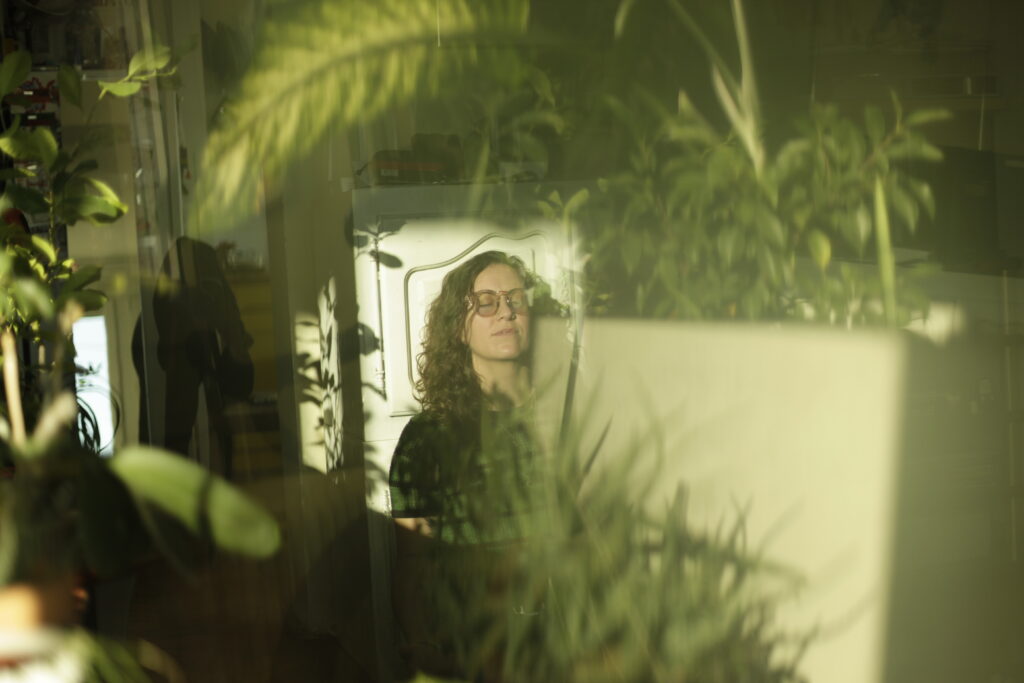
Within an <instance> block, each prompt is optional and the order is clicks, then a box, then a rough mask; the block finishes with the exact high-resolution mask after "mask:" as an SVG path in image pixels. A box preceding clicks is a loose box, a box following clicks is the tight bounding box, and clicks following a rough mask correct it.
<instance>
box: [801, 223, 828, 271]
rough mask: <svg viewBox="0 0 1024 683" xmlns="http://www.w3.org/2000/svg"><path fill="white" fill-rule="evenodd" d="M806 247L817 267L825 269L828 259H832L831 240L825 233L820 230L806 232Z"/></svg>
mask: <svg viewBox="0 0 1024 683" xmlns="http://www.w3.org/2000/svg"><path fill="white" fill-rule="evenodd" d="M807 249H808V250H809V251H810V252H811V258H813V259H814V262H815V263H816V264H817V266H818V268H820V269H821V270H825V269H826V268H827V267H828V264H829V261H831V260H832V242H831V241H830V240H829V238H828V237H826V236H825V233H823V232H821V231H820V230H811V231H810V232H808V233H807Z"/></svg>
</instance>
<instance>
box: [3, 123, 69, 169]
mask: <svg viewBox="0 0 1024 683" xmlns="http://www.w3.org/2000/svg"><path fill="white" fill-rule="evenodd" d="M0 150H2V151H3V152H4V153H5V154H7V155H8V156H10V157H12V158H14V159H17V160H18V161H25V160H28V161H42V162H43V163H44V164H45V165H46V166H47V167H49V166H50V164H52V163H53V160H54V159H56V158H57V140H56V138H54V137H53V132H52V131H51V130H50V129H49V128H47V127H46V126H38V127H36V128H14V127H12V128H11V129H10V130H8V131H6V132H5V133H4V134H3V135H0Z"/></svg>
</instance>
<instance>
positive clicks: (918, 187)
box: [906, 178, 935, 218]
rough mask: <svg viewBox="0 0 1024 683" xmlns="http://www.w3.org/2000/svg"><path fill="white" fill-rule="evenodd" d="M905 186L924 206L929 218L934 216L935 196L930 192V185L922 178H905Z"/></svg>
mask: <svg viewBox="0 0 1024 683" xmlns="http://www.w3.org/2000/svg"><path fill="white" fill-rule="evenodd" d="M906 182H907V186H909V187H910V191H911V192H912V193H913V194H914V196H915V197H916V198H917V201H918V202H920V203H921V206H923V207H924V210H925V213H927V214H928V217H929V218H935V196H934V195H933V194H932V187H931V185H929V184H928V183H926V182H924V181H922V180H916V179H914V178H907V180H906Z"/></svg>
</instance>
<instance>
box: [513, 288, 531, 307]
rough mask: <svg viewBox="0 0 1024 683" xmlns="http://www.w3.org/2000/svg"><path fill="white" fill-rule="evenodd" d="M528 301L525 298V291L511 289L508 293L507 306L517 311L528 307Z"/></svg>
mask: <svg viewBox="0 0 1024 683" xmlns="http://www.w3.org/2000/svg"><path fill="white" fill-rule="evenodd" d="M529 306H530V302H529V301H528V300H527V299H526V292H525V291H524V290H522V289H513V290H512V291H511V292H509V293H508V307H509V308H511V309H512V310H513V311H516V312H517V313H518V312H519V311H525V310H526V309H527V308H529Z"/></svg>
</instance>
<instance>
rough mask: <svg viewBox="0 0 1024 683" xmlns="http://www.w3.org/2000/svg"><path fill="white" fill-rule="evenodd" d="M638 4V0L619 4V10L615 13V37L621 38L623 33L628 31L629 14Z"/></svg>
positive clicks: (623, 1)
mask: <svg viewBox="0 0 1024 683" xmlns="http://www.w3.org/2000/svg"><path fill="white" fill-rule="evenodd" d="M635 4H636V0H621V1H620V2H619V8H618V10H616V12H615V33H614V35H615V37H616V38H621V37H622V32H623V31H625V30H626V20H627V19H628V18H629V12H630V10H632V9H633V5H635Z"/></svg>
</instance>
